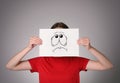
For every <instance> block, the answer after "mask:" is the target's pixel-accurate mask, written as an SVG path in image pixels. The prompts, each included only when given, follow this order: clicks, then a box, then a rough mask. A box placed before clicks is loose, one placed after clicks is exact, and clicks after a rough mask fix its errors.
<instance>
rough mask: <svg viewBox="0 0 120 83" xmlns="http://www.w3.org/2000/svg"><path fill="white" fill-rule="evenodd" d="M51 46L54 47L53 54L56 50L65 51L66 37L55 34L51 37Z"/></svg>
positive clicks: (59, 33)
mask: <svg viewBox="0 0 120 83" xmlns="http://www.w3.org/2000/svg"><path fill="white" fill-rule="evenodd" d="M51 45H52V47H54V49H53V50H52V51H53V52H55V51H56V50H64V51H67V48H66V46H67V36H66V35H65V34H64V33H63V32H55V34H54V35H53V36H52V37H51Z"/></svg>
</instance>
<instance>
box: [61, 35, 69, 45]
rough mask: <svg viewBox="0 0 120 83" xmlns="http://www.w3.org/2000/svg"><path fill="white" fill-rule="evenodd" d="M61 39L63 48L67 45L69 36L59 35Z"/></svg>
mask: <svg viewBox="0 0 120 83" xmlns="http://www.w3.org/2000/svg"><path fill="white" fill-rule="evenodd" d="M59 37H60V44H61V45H63V46H66V45H67V36H65V35H64V34H61V35H59Z"/></svg>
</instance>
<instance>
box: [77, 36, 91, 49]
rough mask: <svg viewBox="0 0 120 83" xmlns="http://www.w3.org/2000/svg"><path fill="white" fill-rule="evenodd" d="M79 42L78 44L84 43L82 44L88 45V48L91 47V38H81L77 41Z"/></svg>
mask: <svg viewBox="0 0 120 83" xmlns="http://www.w3.org/2000/svg"><path fill="white" fill-rule="evenodd" d="M77 43H78V45H82V46H84V47H86V48H87V49H88V50H89V49H90V48H91V45H90V40H89V38H87V37H83V38H80V39H79V40H78V41H77Z"/></svg>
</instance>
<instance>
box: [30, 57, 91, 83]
mask: <svg viewBox="0 0 120 83" xmlns="http://www.w3.org/2000/svg"><path fill="white" fill-rule="evenodd" d="M88 61H89V59H86V58H82V57H36V58H32V59H30V60H29V63H30V65H31V67H32V70H31V72H38V73H39V80H40V81H39V82H40V83H80V79H79V72H80V71H82V70H86V65H87V63H88Z"/></svg>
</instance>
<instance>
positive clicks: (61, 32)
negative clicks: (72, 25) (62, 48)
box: [54, 32, 64, 34]
mask: <svg viewBox="0 0 120 83" xmlns="http://www.w3.org/2000/svg"><path fill="white" fill-rule="evenodd" d="M57 33H62V34H64V32H54V34H57Z"/></svg>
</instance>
